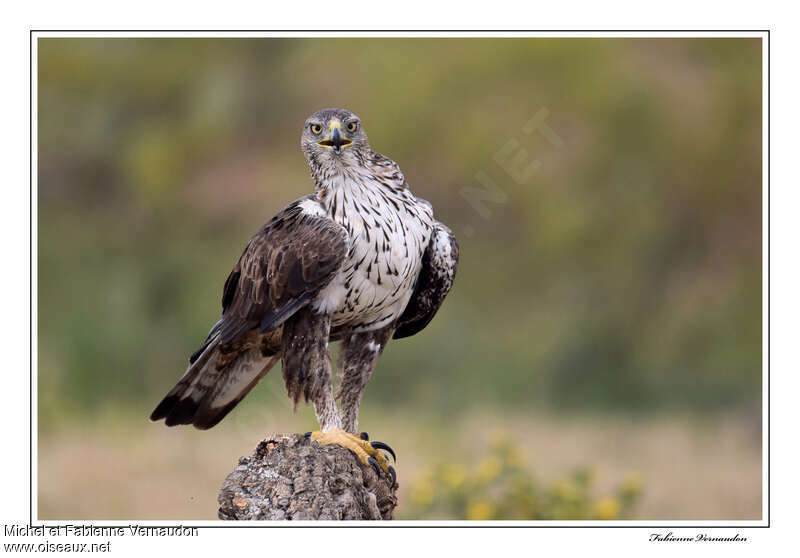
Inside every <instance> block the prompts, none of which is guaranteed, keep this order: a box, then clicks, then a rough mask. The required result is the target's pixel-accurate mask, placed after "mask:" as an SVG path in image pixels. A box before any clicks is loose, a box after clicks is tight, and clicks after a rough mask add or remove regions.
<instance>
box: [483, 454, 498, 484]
mask: <svg viewBox="0 0 800 558" xmlns="http://www.w3.org/2000/svg"><path fill="white" fill-rule="evenodd" d="M502 467H503V464H502V463H500V460H499V459H497V458H496V457H488V458H486V459H484V460H483V461H481V463H480V465H478V478H479V479H480V480H482V481H485V482H489V481H492V480H494V479H496V478H497V476H498V475H499V474H500V471H501V469H502Z"/></svg>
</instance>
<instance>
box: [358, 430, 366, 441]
mask: <svg viewBox="0 0 800 558" xmlns="http://www.w3.org/2000/svg"><path fill="white" fill-rule="evenodd" d="M358 436H359V438H361V439H362V440H366V441H367V442H369V434H367V433H366V432H362V433H361V434H359V435H358Z"/></svg>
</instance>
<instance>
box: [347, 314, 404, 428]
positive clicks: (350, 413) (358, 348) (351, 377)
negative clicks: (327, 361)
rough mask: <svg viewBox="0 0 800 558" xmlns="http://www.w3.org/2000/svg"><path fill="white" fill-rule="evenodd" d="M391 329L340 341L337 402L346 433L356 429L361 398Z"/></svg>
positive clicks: (359, 334)
mask: <svg viewBox="0 0 800 558" xmlns="http://www.w3.org/2000/svg"><path fill="white" fill-rule="evenodd" d="M393 329H394V327H393V325H392V326H387V327H385V328H383V329H379V330H377V331H366V332H363V333H353V334H351V335H348V336H347V337H345V338H344V340H343V341H342V353H341V358H340V370H341V372H340V374H341V377H342V383H341V385H340V386H339V393H338V394H337V399H339V403H340V406H341V409H342V425H343V428H344V430H346V431H347V432H356V431H357V430H358V408H359V406H360V405H361V396H362V395H363V394H364V390H365V389H366V387H367V382H369V379H370V378H371V377H372V371H373V370H374V369H375V363H376V362H377V361H378V357H379V356H380V354H381V352H383V348H384V347H385V346H386V343H387V342H388V341H389V338H390V337H391V335H392V331H393Z"/></svg>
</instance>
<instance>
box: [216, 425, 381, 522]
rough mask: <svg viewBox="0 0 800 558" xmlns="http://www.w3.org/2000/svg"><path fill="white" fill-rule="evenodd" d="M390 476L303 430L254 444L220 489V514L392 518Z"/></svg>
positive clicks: (223, 516) (271, 517)
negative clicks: (315, 438) (254, 447)
mask: <svg viewBox="0 0 800 558" xmlns="http://www.w3.org/2000/svg"><path fill="white" fill-rule="evenodd" d="M391 484H392V479H391V478H390V477H389V476H388V475H386V474H381V475H380V477H379V476H378V474H377V473H376V472H375V470H374V469H372V467H370V466H368V465H362V464H361V463H360V462H359V461H358V460H357V459H356V457H355V455H353V453H352V452H350V451H349V450H347V449H344V448H341V447H339V446H320V445H319V444H317V443H316V442H312V441H311V440H308V439H306V438H305V437H304V436H303V435H302V434H276V435H274V436H270V437H269V438H266V439H265V440H263V441H262V442H261V443H259V444H258V446H257V447H256V449H255V451H254V452H253V455H250V456H248V457H242V458H240V459H239V465H238V466H237V467H236V469H234V470H233V471H232V472H231V473H230V474H229V475H228V477H227V478H226V479H225V482H224V483H222V490H221V491H220V494H219V498H218V501H219V505H220V507H219V512H218V516H219V518H220V519H240V520H241V519H267V520H308V519H334V520H335V519H392V515H393V513H394V508H395V506H396V505H397V498H396V497H395V490H396V488H397V485H394V487H392V486H391Z"/></svg>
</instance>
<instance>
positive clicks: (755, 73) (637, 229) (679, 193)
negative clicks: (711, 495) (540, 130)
mask: <svg viewBox="0 0 800 558" xmlns="http://www.w3.org/2000/svg"><path fill="white" fill-rule="evenodd" d="M38 48H39V55H38V75H39V81H38V86H39V91H38V103H39V106H38V134H39V146H38V164H39V167H38V178H39V182H38V183H39V190H38V327H39V332H38V333H39V336H38V351H39V361H38V363H39V384H38V385H39V392H38V393H39V413H40V426H41V427H42V428H44V429H47V428H49V427H51V426H53V425H55V424H56V423H57V422H63V421H65V420H71V419H80V418H91V417H93V416H99V415H98V412H99V411H101V410H103V409H104V408H108V407H114V408H117V409H129V410H130V411H131V412H132V414H133V416H142V417H144V416H146V415H147V414H148V413H149V411H150V410H151V408H152V406H153V405H154V404H155V403H156V402H157V401H158V399H159V398H160V397H161V396H162V395H163V394H164V392H165V391H166V390H167V389H168V388H169V387H171V386H172V385H173V383H174V381H176V380H177V378H178V377H179V376H180V375H181V374H182V373H183V370H184V368H185V364H186V357H187V355H188V354H190V353H191V352H192V351H193V350H194V349H195V348H196V347H197V345H198V344H199V343H200V342H201V341H202V339H203V338H204V337H205V334H206V332H207V330H208V328H209V327H210V325H211V324H213V323H214V321H215V320H216V318H217V316H218V313H219V307H220V303H219V299H220V295H221V289H222V284H223V282H224V279H225V277H226V276H227V273H228V272H229V271H230V268H231V267H232V265H233V264H234V262H235V261H236V259H237V258H238V256H239V254H240V252H241V250H242V249H243V247H244V245H245V243H246V242H247V240H248V239H249V237H250V235H252V234H253V233H254V232H255V231H256V230H257V229H258V228H259V227H260V226H261V225H262V224H263V223H264V222H265V221H266V220H267V219H269V218H270V217H271V216H272V215H273V214H274V213H275V212H277V211H278V210H279V209H281V208H282V207H283V206H284V205H286V204H287V203H288V202H290V201H292V200H294V199H296V198H298V197H300V196H302V195H304V194H306V193H308V192H310V191H311V190H312V183H311V180H310V178H309V176H308V171H307V167H306V164H305V161H304V159H303V157H302V155H301V153H300V149H299V136H300V129H301V126H302V123H303V122H304V120H305V118H306V117H307V116H308V115H309V114H310V113H312V112H314V111H315V110H318V109H320V108H323V107H326V106H343V107H346V108H349V109H351V110H353V111H354V112H355V113H356V114H358V115H359V116H360V117H361V118H362V119H363V121H364V125H365V129H366V131H367V132H368V134H369V137H370V140H371V143H372V146H373V148H374V149H376V150H377V151H380V152H382V153H384V154H386V155H387V156H389V157H391V158H393V159H394V160H396V161H397V162H398V163H399V164H400V166H401V167H402V169H403V171H404V173H405V175H406V177H407V179H408V181H409V183H410V184H411V186H412V189H413V191H414V192H415V194H417V195H418V196H420V197H423V198H426V199H428V200H429V201H430V202H431V203H432V204H433V206H434V208H435V211H436V214H437V217H438V218H439V219H440V220H442V221H443V222H445V223H447V224H448V225H449V226H450V227H451V228H452V229H453V230H454V231H455V233H456V235H457V236H458V237H459V241H460V244H461V263H460V268H459V275H458V278H457V280H456V284H455V287H454V290H453V292H452V293H451V295H450V296H449V298H448V300H447V301H446V303H445V305H444V307H443V309H442V311H441V312H440V313H439V315H438V316H437V317H436V319H435V320H434V321H433V322H432V324H431V325H430V326H428V328H427V329H426V330H425V331H424V332H423V333H422V334H421V335H418V336H415V337H413V338H411V339H409V340H403V341H400V342H395V343H393V344H391V346H390V347H389V348H388V349H387V350H386V351H385V353H384V356H383V358H382V359H381V362H380V363H379V366H378V369H377V372H376V374H375V376H374V377H373V380H372V382H371V383H370V386H369V388H368V390H367V395H366V397H365V406H366V408H367V410H368V409H370V408H372V409H374V408H376V407H377V406H381V407H382V408H386V407H393V408H395V409H414V410H415V411H414V412H426V411H428V412H431V413H440V414H441V415H442V416H447V417H451V418H457V417H458V416H460V415H465V414H467V413H468V412H469V410H470V409H472V408H473V407H476V406H479V407H482V408H490V409H491V408H497V407H502V408H504V409H508V408H513V407H516V408H520V409H532V408H534V407H535V408H538V409H541V410H548V409H550V410H553V409H555V410H558V411H562V410H567V409H573V410H575V409H577V410H581V411H608V410H614V411H618V412H619V411H622V412H649V411H654V410H660V411H664V410H666V411H668V412H669V411H670V410H677V409H680V410H688V411H694V412H698V413H706V412H715V411H718V410H736V409H745V408H746V409H749V408H752V407H757V406H758V405H759V404H760V399H761V358H762V357H761V351H762V345H761V339H762V338H761V331H762V324H761V301H762V298H761V291H762V284H761V283H762V279H761V278H762V274H761V258H762V254H761V247H762V239H761V200H762V198H761V173H762V166H761V165H762V158H761V43H760V41H759V40H757V39H39V45H38ZM542 108H545V109H547V110H548V111H549V113H550V116H549V118H548V120H547V124H548V125H549V126H550V127H551V128H552V129H553V130H554V131H555V133H557V134H558V136H559V137H560V138H561V140H562V141H563V147H562V148H560V149H556V148H554V147H553V146H552V145H551V144H550V143H549V142H547V141H546V140H545V139H543V138H542V137H540V136H539V135H538V134H535V133H534V134H531V135H526V134H525V133H523V131H522V128H523V125H524V124H525V123H526V122H527V121H528V120H529V119H530V118H531V117H533V115H534V114H536V113H537V112H538V111H539V110H540V109H542ZM512 139H515V140H517V141H519V144H520V146H521V147H522V148H524V149H525V150H526V151H527V152H528V154H529V156H530V157H532V158H536V159H538V160H539V161H540V163H541V167H540V168H539V170H538V171H537V172H536V173H535V174H534V175H533V177H532V178H531V179H530V180H529V181H528V182H525V183H523V184H518V183H517V182H516V181H515V180H513V179H512V177H510V176H509V175H508V174H507V173H506V172H505V171H504V170H503V169H502V168H501V167H500V166H499V165H498V164H497V163H496V162H495V154H496V153H497V152H498V151H499V150H500V149H501V148H502V147H503V146H504V145H506V144H507V142H509V140H512ZM478 171H482V172H484V173H486V175H488V176H490V177H491V178H492V179H493V180H494V181H495V182H496V183H497V184H498V186H499V187H500V188H501V189H502V190H503V192H504V193H505V195H506V197H507V199H506V201H505V202H503V203H493V202H491V201H488V202H486V207H487V208H489V209H490V211H491V216H490V217H489V218H484V217H482V216H481V215H479V213H478V212H476V210H475V209H474V208H473V207H472V205H470V203H469V201H468V199H467V198H465V197H464V195H463V193H462V192H463V189H464V188H465V187H466V188H469V187H473V188H474V187H480V186H479V182H478V181H477V180H476V178H475V174H476V172H478ZM267 381H269V382H273V381H274V382H278V383H279V382H280V376H279V374H278V373H276V372H273V373H272V374H270V377H269V378H268V379H267ZM276 385H278V384H276ZM266 392H267V390H265V389H261V390H259V389H258V388H257V389H256V390H254V392H253V394H251V395H250V396H249V397H248V398H247V399H246V400H245V401H244V402H243V404H242V405H245V406H246V405H257V404H259V403H260V404H262V405H263V404H264V402H265V401H266V400H267V398H268V395H265V393H266ZM234 413H235V412H234Z"/></svg>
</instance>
